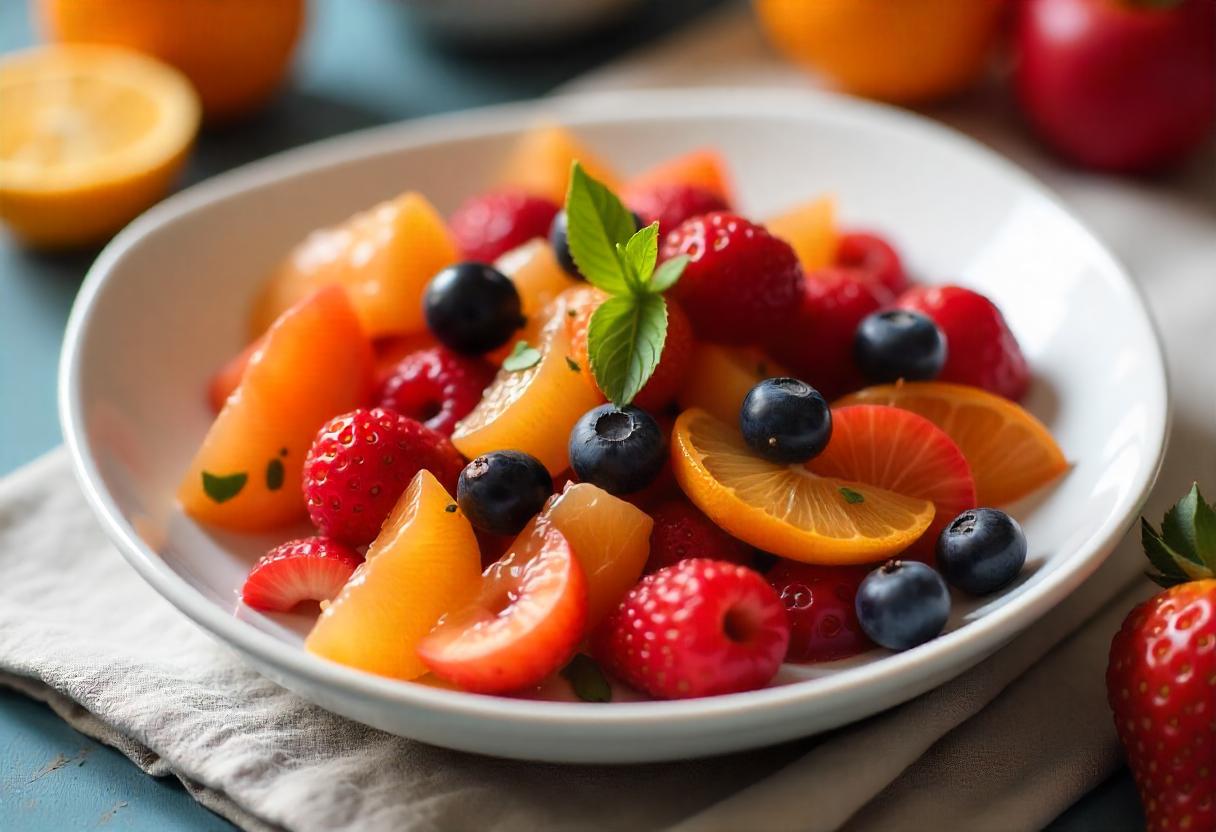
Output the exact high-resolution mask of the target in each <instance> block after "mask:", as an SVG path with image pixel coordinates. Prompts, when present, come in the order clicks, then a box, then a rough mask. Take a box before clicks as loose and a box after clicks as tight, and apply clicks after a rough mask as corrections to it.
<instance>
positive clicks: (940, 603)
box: [856, 560, 950, 650]
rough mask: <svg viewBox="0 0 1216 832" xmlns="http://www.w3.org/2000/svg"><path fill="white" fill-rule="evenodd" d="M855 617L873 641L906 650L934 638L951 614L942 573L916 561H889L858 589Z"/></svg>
mask: <svg viewBox="0 0 1216 832" xmlns="http://www.w3.org/2000/svg"><path fill="white" fill-rule="evenodd" d="M856 606H857V620H858V622H859V623H860V624H861V629H862V631H863V632H865V634H866V635H867V636H869V637H870V639H871V640H873V641H874V642H876V643H878V644H880V645H882V646H883V647H886V648H887V649H888V650H908V649H910V648H912V647H916V646H917V645H918V644H924V643H925V642H926V641H929V640H930V639H933V638H936V637H937V636H938V635H939V634H940V633H941V631H942V628H944V627H945V626H946V619H948V618H949V617H950V592H949V590H947V589H946V582H945V581H943V580H942V577H941V575H939V574H937V573H936V572H934V571H933V569H932V568H930V567H928V566H926V565H925V564H923V563H917V562H916V561H899V560H893V561H888V562H887V563H886V564H884V565H883V566H881V567H879V568H878V569H875V570H874V571H873V572H871V573H870V574H869V575H867V576H866V579H865V580H864V581H862V582H861V586H860V587H858V589H857V604H856Z"/></svg>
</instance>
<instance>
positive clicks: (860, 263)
mask: <svg viewBox="0 0 1216 832" xmlns="http://www.w3.org/2000/svg"><path fill="white" fill-rule="evenodd" d="M833 265H836V266H843V267H845V268H848V269H857V270H858V271H860V272H863V273H865V274H866V275H868V276H869V277H870V278H871V279H873V280H876V281H878V282H879V283H881V284H882V285H883V286H884V287H886V289H887V291H888V292H890V293H891V297H893V298H894V297H895V296H896V295H898V294H899V293H900V292H903V291H905V290H906V289H907V288H908V285H909V284H908V276H907V274H905V273H904V266H903V263H902V262H901V261H900V259H899V253H898V252H896V251H895V247H894V246H892V245H891V244H890V243H889V242H887V241H886V240H885V239H884V238H882V237H880V236H878V235H877V234H872V233H869V232H865V231H851V232H847V233H845V234H842V235H840V242H839V244H838V245H837V248H836V259H835V262H834V263H833Z"/></svg>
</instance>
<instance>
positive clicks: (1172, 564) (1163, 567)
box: [1140, 517, 1186, 587]
mask: <svg viewBox="0 0 1216 832" xmlns="http://www.w3.org/2000/svg"><path fill="white" fill-rule="evenodd" d="M1140 545H1141V546H1143V547H1144V554H1145V555H1147V556H1148V560H1149V563H1151V564H1152V565H1153V568H1154V569H1156V570H1157V571H1156V572H1149V573H1148V576H1149V577H1150V578H1152V579H1153V581H1154V582H1156V583H1157V584H1159V585H1161V586H1166V587H1169V586H1173V585H1174V584H1180V583H1183V582H1184V581H1186V573H1185V572H1183V571H1182V569H1180V568H1179V567H1178V563H1177V562H1178V560H1180V559H1181V556H1180V555H1178V553H1177V552H1175V551H1174V550H1173V549H1171V548H1170V547H1169V544H1167V543H1166V542H1165V540H1163V539H1162V537H1161V535H1159V534H1158V533H1157V530H1156V529H1154V528H1153V527H1152V525H1150V524H1149V522H1148V521H1147V520H1145V519H1144V518H1143V517H1141V518H1140Z"/></svg>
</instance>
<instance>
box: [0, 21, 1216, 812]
mask: <svg viewBox="0 0 1216 832" xmlns="http://www.w3.org/2000/svg"><path fill="white" fill-rule="evenodd" d="M707 45H708V46H707ZM698 61H699V62H700V64H698V63H697V62H698ZM632 66H634V67H640V68H637V69H630V68H629V67H628V66H627V67H626V68H625V70H624V71H625V72H626V73H627V74H628V73H632V75H629V76H628V77H631V78H632V79H633V80H635V81H637V80H642V81H648V80H649V81H655V82H656V83H661V82H663V81H665V80H672V79H674V80H677V81H679V82H681V83H684V82H695V81H698V80H704V79H707V78H709V79H712V80H716V81H723V82H725V81H730V82H736V81H738V80H739V79H740V78H769V79H773V80H774V81H775V82H778V83H805V82H804V81H803V80H802V79H801V78H800V77H799V76H797V75H796V74H793V73H791V72H789V71H788V70H786V69H784V68H783V67H781V66H780V65H778V64H776V63H775V62H773V61H772V60H771V59H769V58H768V57H767V55H766V53H765V52H764V51H763V49H762V47H761V46H760V45H759V41H758V39H757V38H756V36H755V33H754V31H753V30H752V29H751V25H750V23H749V22H748V21H747V20H746V19H744V18H741V17H728V18H724V19H723V20H721V21H719V22H716V23H713V24H711V25H710V27H709V28H708V29H706V30H703V31H701V32H697V33H693V34H691V35H686V36H682V37H681V38H680V39H679V40H678V41H676V43H675V45H674V46H670V47H665V48H661V49H660V50H658V51H657V52H655V53H653V54H651V55H647V56H642V57H641V58H640V61H639V63H637V64H633V65H632ZM724 66H725V67H734V68H735V69H733V70H731V71H730V72H726V73H725V74H724V73H723V71H722V69H721V68H722V67H724ZM736 72H737V73H738V74H737V75H736V74H735V73H736ZM600 83H602V84H619V83H621V81H620V79H619V77H618V78H617V80H615V81H614V80H612V79H611V78H608V79H605V78H603V77H601V79H600ZM998 111H999V110H998V108H995V107H991V108H990V107H989V106H988V105H987V104H986V102H985V101H983V100H979V101H975V102H970V103H969V104H968V105H967V106H964V107H960V108H959V109H957V110H954V111H951V112H947V113H943V114H938V115H943V116H944V117H946V118H947V120H949V121H952V122H953V123H955V124H956V125H959V126H962V127H963V128H964V129H967V130H969V131H970V132H973V133H974V134H977V135H979V136H980V137H981V138H983V139H984V140H986V141H989V142H991V143H993V144H996V145H997V146H998V148H999V149H1001V150H1003V151H1004V152H1007V153H1009V154H1010V155H1013V156H1014V157H1015V158H1017V159H1018V160H1019V161H1022V162H1023V163H1026V164H1029V166H1031V167H1032V169H1034V170H1036V172H1037V173H1039V175H1040V176H1043V177H1045V178H1046V179H1048V181H1049V182H1050V184H1052V185H1053V186H1054V187H1056V188H1057V189H1058V190H1059V191H1060V192H1061V193H1062V194H1063V196H1064V198H1065V200H1066V201H1067V202H1068V203H1069V204H1070V205H1071V206H1072V207H1073V208H1074V209H1075V210H1077V211H1078V212H1079V213H1080V214H1081V215H1082V216H1083V217H1084V218H1085V219H1087V220H1088V221H1089V222H1090V224H1091V225H1092V226H1093V227H1094V228H1095V229H1096V230H1097V231H1098V233H1099V235H1100V236H1102V237H1104V238H1105V239H1106V240H1107V241H1108V242H1109V243H1110V244H1111V245H1112V247H1113V248H1114V249H1115V251H1116V253H1117V254H1118V255H1119V256H1120V257H1122V259H1123V260H1124V262H1125V263H1126V264H1127V265H1128V266H1129V268H1131V270H1132V271H1133V273H1134V274H1136V275H1138V276H1139V277H1140V279H1141V283H1142V285H1143V286H1144V288H1145V290H1146V291H1147V293H1148V295H1149V299H1150V302H1151V305H1152V306H1153V308H1154V311H1155V312H1156V313H1157V316H1158V319H1159V320H1160V321H1161V322H1162V329H1163V333H1164V335H1165V338H1166V340H1167V350H1168V352H1169V355H1170V360H1171V371H1172V379H1173V382H1174V387H1175V408H1176V410H1175V429H1174V436H1173V440H1172V445H1171V451H1170V456H1169V459H1168V461H1167V465H1166V468H1165V470H1164V472H1163V475H1162V480H1161V485H1160V487H1159V489H1158V491H1157V495H1156V496H1155V497H1154V499H1153V500H1152V501H1150V506H1149V508H1148V511H1149V513H1150V514H1152V515H1158V514H1159V513H1160V512H1161V511H1163V510H1164V508H1165V506H1166V505H1167V504H1168V503H1169V502H1170V501H1171V499H1172V498H1173V497H1175V496H1176V495H1178V494H1180V493H1181V492H1182V491H1183V490H1184V488H1185V486H1186V485H1187V483H1189V481H1190V480H1191V479H1192V478H1196V477H1199V478H1207V479H1208V481H1209V482H1210V481H1211V478H1212V475H1213V473H1214V472H1216V465H1214V464H1213V463H1214V462H1216V430H1214V429H1213V425H1212V419H1213V416H1214V414H1216V395H1214V392H1216V391H1214V390H1213V374H1212V370H1211V368H1210V362H1208V361H1207V360H1206V359H1207V358H1208V357H1210V356H1211V355H1212V354H1213V353H1214V352H1216V328H1213V327H1212V326H1211V321H1212V319H1213V310H1216V212H1214V211H1213V209H1212V205H1211V200H1212V198H1213V190H1214V188H1213V186H1214V185H1216V183H1214V182H1213V181H1212V179H1211V177H1210V170H1211V160H1210V159H1208V160H1207V166H1206V167H1204V168H1195V169H1194V170H1195V171H1197V172H1196V173H1194V174H1193V175H1192V176H1191V177H1189V178H1188V177H1181V178H1179V179H1176V180H1173V181H1161V182H1142V183H1127V182H1118V181H1113V180H1109V179H1104V178H1100V177H1091V176H1087V175H1084V174H1078V173H1069V172H1065V171H1064V170H1062V169H1058V168H1056V167H1055V166H1054V165H1052V164H1051V163H1049V162H1047V161H1045V160H1044V159H1043V158H1042V157H1041V156H1039V155H1038V153H1037V151H1035V150H1033V148H1032V147H1031V146H1030V145H1028V144H1026V143H1025V142H1023V141H1022V140H1021V139H1020V138H1018V136H1019V134H1018V132H1017V130H1016V128H1015V127H1013V126H1011V125H1009V124H1007V123H1004V122H1003V121H1002V118H1001V116H999V115H997V114H996V113H997V112H998ZM1198 171H1203V172H1204V174H1203V177H1202V178H1201V177H1200V175H1199V173H1198ZM1195 356H1200V358H1199V359H1196V358H1195ZM1128 395H1129V396H1134V395H1135V391H1134V390H1129V391H1128ZM1139 569H1140V565H1139V555H1138V552H1137V546H1136V545H1135V541H1134V540H1128V541H1125V542H1124V544H1123V545H1122V546H1120V548H1119V549H1118V551H1117V552H1116V553H1115V554H1114V555H1113V556H1112V557H1111V559H1110V560H1109V561H1108V562H1107V564H1106V565H1105V566H1104V567H1103V568H1102V569H1101V570H1100V571H1099V572H1098V573H1097V574H1096V575H1095V576H1094V577H1093V578H1092V579H1091V580H1090V581H1088V582H1087V583H1086V584H1085V585H1084V586H1083V587H1082V588H1081V589H1080V590H1078V592H1076V593H1075V594H1074V595H1073V596H1072V597H1070V598H1069V599H1068V600H1067V601H1066V602H1065V603H1062V604H1061V605H1060V606H1059V607H1057V608H1056V609H1054V610H1053V611H1052V612H1051V613H1049V614H1048V615H1046V616H1044V617H1043V618H1042V619H1041V620H1040V621H1038V622H1036V623H1035V624H1034V625H1033V626H1032V627H1031V628H1030V629H1029V630H1027V631H1026V632H1025V633H1024V634H1023V635H1021V636H1020V637H1018V638H1017V639H1015V640H1014V641H1013V642H1012V643H1010V644H1009V645H1008V646H1007V647H1006V648H1005V649H1003V650H1002V651H1000V652H999V653H997V654H996V655H995V656H993V657H991V658H989V659H988V660H986V661H985V662H983V663H981V664H980V665H978V666H977V667H975V668H974V669H972V670H971V671H969V672H967V673H965V674H963V675H962V676H960V677H958V678H957V679H955V680H953V681H952V682H949V683H947V684H946V685H943V686H942V687H940V688H938V689H937V690H935V691H932V692H931V693H928V694H926V695H924V696H922V697H920V698H918V699H916V700H913V701H912V702H909V703H907V704H906V705H904V706H901V707H899V708H896V709H893V710H891V711H889V712H887V713H885V714H881V715H879V716H877V717H875V718H872V719H870V720H866V721H864V722H861V723H858V724H856V725H853V726H849V727H847V728H844V729H841V730H838V731H835V732H833V733H831V734H829V735H826V736H824V737H821V738H818V739H811V740H806V741H802V742H798V743H791V744H787V745H784V746H780V747H777V748H772V749H767V750H761V751H756V752H750V753H746V754H738V755H733V756H729V757H723V758H717V759H713V760H701V761H690V762H682V763H671V764H663V765H644V766H627V767H625V766H622V767H616V768H611V767H590V766H553V765H538V764H526V763H514V762H509V761H502V760H494V759H489V758H483V757H476V756H472V755H468V754H462V753H458V752H450V751H445V750H442V749H437V748H433V747H429V746H425V745H422V744H420V743H415V742H411V741H408V740H403V739H399V738H396V737H392V736H389V735H386V734H383V733H381V732H378V731H375V730H373V729H370V728H366V727H364V726H361V725H358V724H355V723H352V722H349V721H346V720H343V719H341V718H339V717H336V716H333V715H331V714H329V713H327V712H325V711H323V710H321V709H319V708H316V707H314V706H312V705H309V704H308V703H306V702H304V701H303V700H301V699H299V698H298V697H296V696H295V695H293V694H291V693H289V692H287V691H284V690H282V689H281V688H278V687H277V686H275V685H273V684H272V683H270V682H268V681H266V680H264V679H262V678H261V677H260V676H258V675H257V674H256V673H255V672H253V671H252V670H250V669H249V668H248V667H246V666H245V665H244V664H243V663H242V662H241V661H240V660H239V659H238V658H237V657H236V656H235V655H234V654H232V653H231V652H230V651H229V650H228V649H227V648H225V647H223V646H222V645H219V644H217V643H216V642H214V641H212V640H211V639H210V638H209V637H207V636H206V635H205V634H204V633H202V632H201V631H199V630H198V629H197V628H195V627H194V625H192V624H191V623H190V622H189V621H187V620H186V619H185V618H184V617H183V616H181V615H180V614H178V613H177V612H176V611H175V610H174V609H173V608H172V607H170V606H169V605H168V604H167V603H166V602H165V601H163V600H161V599H160V598H159V597H158V596H157V595H155V593H153V592H152V591H151V590H150V589H149V588H148V587H147V586H145V585H144V584H143V583H142V581H141V580H140V579H139V578H138V577H137V576H136V574H135V573H134V572H133V571H132V570H131V569H130V568H128V567H127V566H126V564H125V563H124V562H123V561H122V560H121V557H120V556H119V555H118V553H117V552H116V551H115V550H114V548H113V547H112V546H111V545H110V544H109V543H108V542H107V541H106V539H105V538H104V536H103V534H102V532H101V531H100V529H99V527H98V526H97V525H96V523H95V522H94V520H93V519H92V517H91V516H90V514H89V512H88V510H87V508H86V506H85V504H84V501H83V498H82V497H81V496H80V494H79V492H78V490H77V488H76V486H75V483H74V482H73V480H72V477H71V474H70V472H69V470H68V465H67V461H66V458H65V457H64V455H63V454H62V452H56V453H53V454H51V455H49V456H47V457H45V458H43V459H42V460H39V461H38V462H36V463H34V464H33V465H31V466H29V467H27V468H26V469H24V470H22V471H20V472H18V473H17V474H14V475H13V476H11V477H9V478H8V479H6V480H4V481H3V482H0V574H3V575H4V576H5V580H4V581H3V582H0V684H6V685H9V686H11V687H14V688H16V689H18V690H21V691H24V692H25V693H27V694H28V695H30V696H33V697H35V698H38V699H42V700H44V701H46V702H48V703H49V704H50V705H51V706H52V707H53V708H54V709H55V710H56V711H57V712H58V713H60V714H61V715H62V716H63V717H64V718H65V719H67V720H68V721H69V722H71V723H72V724H73V725H74V726H76V727H77V728H79V729H80V730H82V731H84V732H85V733H88V734H90V735H91V736H94V737H96V738H98V739H100V740H102V741H104V742H107V743H110V744H112V745H114V746H115V747H117V748H119V749H120V750H122V751H123V752H124V753H126V754H127V755H128V756H129V757H131V759H132V760H133V761H134V762H135V763H136V764H137V765H139V766H140V767H141V768H143V769H144V770H146V771H149V772H150V773H153V774H156V775H169V774H172V775H175V776H177V777H179V778H181V779H182V781H183V782H184V783H185V784H186V786H187V788H188V789H190V791H191V793H192V794H193V795H194V796H195V797H196V798H197V799H198V800H200V801H201V802H202V803H204V804H205V805H207V806H208V807H210V808H212V809H213V810H215V811H216V812H218V813H220V814H222V815H224V816H225V817H227V818H229V819H231V820H233V821H234V822H236V823H238V824H239V825H241V826H243V827H245V828H248V829H257V830H263V829H274V828H279V827H281V828H286V829H291V830H302V831H304V830H318V831H319V830H332V829H359V830H371V831H372V832H375V830H432V829H434V830H463V829H478V830H481V829H485V830H492V831H494V830H503V832H506V831H507V830H543V829H584V828H586V829H592V828H594V829H610V830H611V829H621V830H639V829H660V828H670V827H673V826H675V827H678V828H680V829H684V830H738V829H756V830H769V829H772V830H782V829H791V830H792V829H798V830H828V829H834V828H839V827H842V826H844V827H846V828H849V829H856V830H871V829H883V830H888V829H891V830H921V829H925V828H940V827H941V826H943V825H945V824H951V825H953V826H955V827H956V828H960V829H967V830H1020V829H1027V830H1031V829H1037V828H1040V827H1041V826H1042V825H1043V824H1045V823H1047V822H1048V821H1050V819H1051V818H1052V817H1054V816H1055V815H1056V814H1057V813H1059V812H1060V811H1061V810H1062V809H1064V808H1066V807H1067V806H1068V805H1069V804H1070V803H1071V802H1073V801H1074V800H1075V799H1076V798H1077V797H1079V796H1080V795H1081V794H1082V793H1083V792H1084V791H1086V790H1087V789H1089V788H1091V787H1092V786H1094V785H1095V784H1096V783H1098V782H1099V781H1100V780H1102V779H1103V778H1104V777H1105V776H1107V774H1108V773H1109V772H1110V771H1111V770H1112V769H1113V767H1114V765H1115V764H1116V761H1117V747H1116V742H1115V738H1114V733H1113V730H1112V729H1111V727H1110V722H1109V717H1108V713H1107V711H1106V707H1105V701H1104V699H1105V697H1104V691H1103V683H1102V672H1103V668H1104V666H1105V653H1106V646H1107V643H1108V642H1109V639H1110V636H1111V634H1112V633H1113V632H1114V630H1115V629H1116V628H1117V626H1118V623H1119V621H1120V620H1121V619H1122V617H1123V615H1124V614H1125V612H1126V610H1127V609H1129V608H1130V607H1131V605H1132V604H1133V603H1134V602H1135V600H1136V599H1137V598H1139V597H1141V596H1143V595H1144V594H1146V592H1148V591H1150V589H1149V587H1147V585H1146V584H1145V582H1143V581H1141V580H1139V579H1138V577H1137V576H1138V574H1139ZM1112 599H1113V600H1112Z"/></svg>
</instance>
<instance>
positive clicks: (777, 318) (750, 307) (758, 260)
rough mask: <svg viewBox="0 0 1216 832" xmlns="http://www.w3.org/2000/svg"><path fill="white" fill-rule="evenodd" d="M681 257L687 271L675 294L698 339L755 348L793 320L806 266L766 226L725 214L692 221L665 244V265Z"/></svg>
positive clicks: (664, 242)
mask: <svg viewBox="0 0 1216 832" xmlns="http://www.w3.org/2000/svg"><path fill="white" fill-rule="evenodd" d="M681 254H686V255H688V257H689V263H688V267H687V268H686V269H685V270H684V274H683V276H682V277H681V278H680V282H679V283H677V284H676V285H675V286H674V287H673V288H672V290H671V293H672V294H673V295H674V296H675V298H676V300H678V301H679V302H680V304H681V305H682V306H683V307H684V311H685V312H686V313H688V319H689V320H690V321H691V322H692V328H693V331H694V332H695V333H696V335H697V337H698V338H701V339H704V340H706V341H718V342H722V343H730V344H754V343H757V342H759V341H760V340H761V339H762V338H763V336H764V335H766V334H767V333H769V332H771V331H772V329H773V328H774V327H782V326H784V325H785V323H786V322H787V321H788V320H789V319H790V318H791V316H792V314H793V311H794V308H795V307H796V305H797V302H798V296H799V292H800V287H801V285H802V267H801V266H800V265H799V264H798V256H797V255H796V254H795V253H794V250H793V249H792V248H790V246H789V244H788V243H786V242H784V241H783V240H778V239H777V238H776V237H774V236H773V235H772V234H769V233H768V231H767V230H765V229H764V227H763V226H759V225H755V224H753V223H751V222H748V221H747V220H745V219H744V218H743V217H740V216H738V215H737V214H732V213H729V212H726V211H717V212H715V213H712V214H706V215H704V216H700V217H693V218H692V219H690V220H688V221H687V222H685V223H684V224H683V225H680V226H679V227H678V228H676V229H675V230H674V231H671V232H670V233H669V234H668V235H667V238H666V239H665V240H664V241H663V246H662V259H663V260H670V259H671V258H673V257H676V256H679V255H681Z"/></svg>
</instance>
